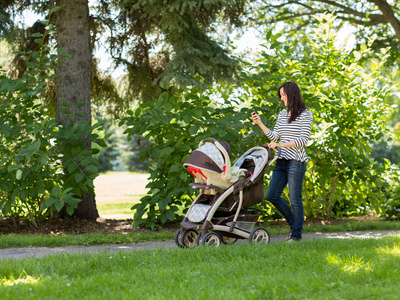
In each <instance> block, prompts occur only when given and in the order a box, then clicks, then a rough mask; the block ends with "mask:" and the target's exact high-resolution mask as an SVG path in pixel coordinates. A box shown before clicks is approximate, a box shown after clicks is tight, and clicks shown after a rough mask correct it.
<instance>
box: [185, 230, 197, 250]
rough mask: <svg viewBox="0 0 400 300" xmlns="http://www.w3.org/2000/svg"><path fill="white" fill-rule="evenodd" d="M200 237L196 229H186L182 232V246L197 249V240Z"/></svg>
mask: <svg viewBox="0 0 400 300" xmlns="http://www.w3.org/2000/svg"><path fill="white" fill-rule="evenodd" d="M197 236H198V233H197V231H196V230H194V229H186V230H185V231H184V232H182V237H181V244H182V246H183V247H188V248H191V247H195V246H196V238H197Z"/></svg>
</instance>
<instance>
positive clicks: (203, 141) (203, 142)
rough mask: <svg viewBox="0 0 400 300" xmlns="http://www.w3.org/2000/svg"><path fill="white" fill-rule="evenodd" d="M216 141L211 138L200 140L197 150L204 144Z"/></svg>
mask: <svg viewBox="0 0 400 300" xmlns="http://www.w3.org/2000/svg"><path fill="white" fill-rule="evenodd" d="M216 141H217V140H216V139H214V138H212V137H209V138H206V139H204V140H202V141H201V142H200V143H199V148H200V147H201V146H203V145H204V144H205V143H206V142H216Z"/></svg>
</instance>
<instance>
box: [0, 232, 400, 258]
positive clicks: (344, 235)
mask: <svg viewBox="0 0 400 300" xmlns="http://www.w3.org/2000/svg"><path fill="white" fill-rule="evenodd" d="M390 235H396V236H398V237H400V230H380V231H349V232H331V233H305V234H303V239H317V238H327V239H350V238H382V237H384V236H390ZM285 238H286V235H276V236H272V237H271V243H274V242H279V241H283V240H284V239H285ZM239 241H240V242H242V243H246V242H247V241H246V240H239ZM175 247H177V246H176V245H175V242H174V241H164V242H143V243H136V244H125V245H100V246H68V247H54V248H48V247H37V248H9V249H3V250H0V260H2V259H18V258H24V257H43V256H45V255H51V254H60V253H85V252H86V253H97V252H102V251H135V250H149V249H150V250H151V249H159V248H161V249H168V248H175Z"/></svg>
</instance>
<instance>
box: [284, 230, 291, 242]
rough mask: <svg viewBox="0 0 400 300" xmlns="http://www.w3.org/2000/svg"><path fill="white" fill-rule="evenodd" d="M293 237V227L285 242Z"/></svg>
mask: <svg viewBox="0 0 400 300" xmlns="http://www.w3.org/2000/svg"><path fill="white" fill-rule="evenodd" d="M291 238H292V229H290V232H289V235H288V236H287V238H286V239H285V242H287V241H288V240H290V239H291Z"/></svg>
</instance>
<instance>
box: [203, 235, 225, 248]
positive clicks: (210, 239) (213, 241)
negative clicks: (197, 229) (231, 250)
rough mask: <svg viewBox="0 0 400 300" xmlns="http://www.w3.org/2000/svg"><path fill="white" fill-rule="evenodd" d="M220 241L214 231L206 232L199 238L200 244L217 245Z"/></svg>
mask: <svg viewBox="0 0 400 300" xmlns="http://www.w3.org/2000/svg"><path fill="white" fill-rule="evenodd" d="M221 243H222V239H221V237H220V235H219V234H218V233H216V232H207V233H206V234H205V235H204V236H203V238H202V239H201V244H202V245H207V246H215V247H219V246H220V245H221Z"/></svg>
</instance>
